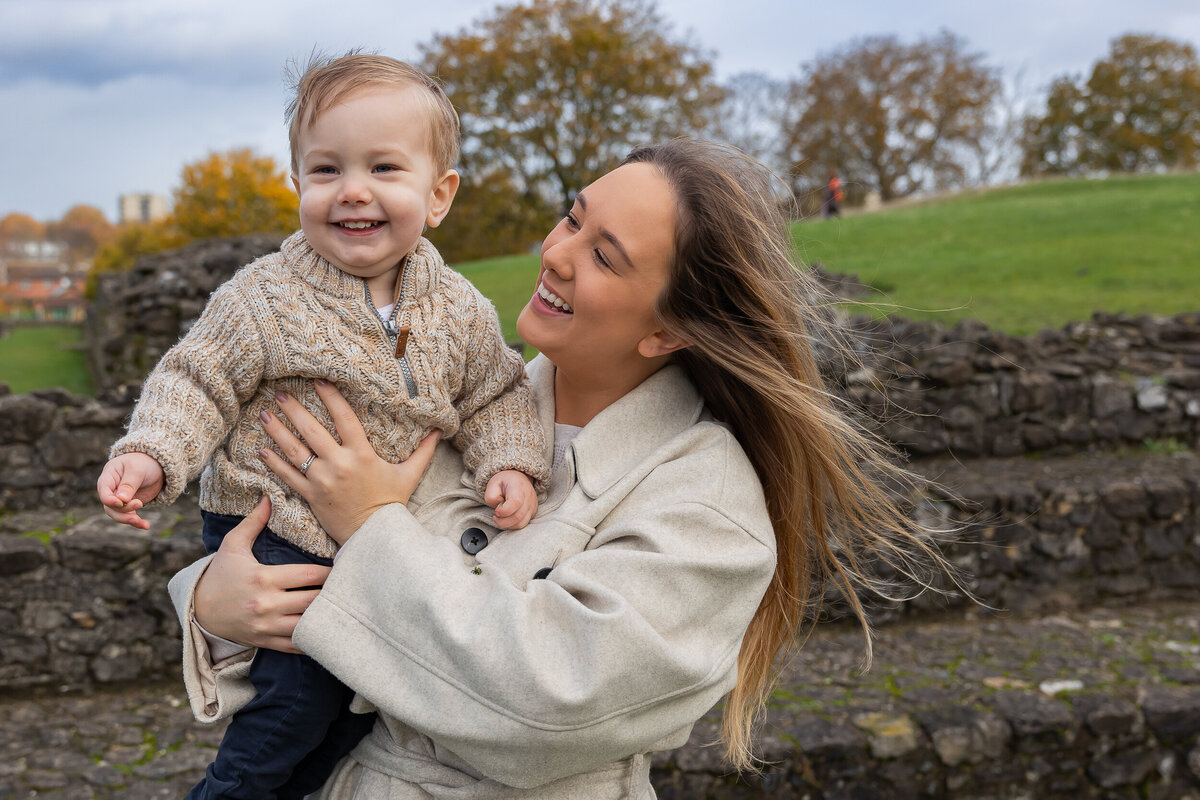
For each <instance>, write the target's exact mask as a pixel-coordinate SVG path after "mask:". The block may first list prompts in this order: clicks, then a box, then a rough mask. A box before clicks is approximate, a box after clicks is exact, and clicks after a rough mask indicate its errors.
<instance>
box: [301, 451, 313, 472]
mask: <svg viewBox="0 0 1200 800" xmlns="http://www.w3.org/2000/svg"><path fill="white" fill-rule="evenodd" d="M316 460H317V454H316V453H312V454H310V455H309V457H308V458H306V459H304V463H303V464H301V465H300V474H301V475H307V474H308V468H309V467H311V466H312V462H314V461H316Z"/></svg>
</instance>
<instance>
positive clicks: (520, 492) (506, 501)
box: [483, 469, 538, 530]
mask: <svg viewBox="0 0 1200 800" xmlns="http://www.w3.org/2000/svg"><path fill="white" fill-rule="evenodd" d="M483 500H484V502H486V503H487V504H488V505H489V506H491V507H492V508H493V509H495V511H494V512H493V514H492V524H493V525H495V526H496V527H497V528H500V529H502V530H517V529H518V528H524V527H525V526H526V525H528V524H529V520H531V519H533V515H534V514H535V513H537V507H538V499H537V492H536V491H534V488H533V481H532V480H530V478H529V476H528V475H526V474H525V473H524V472H518V471H517V470H515V469H505V470H501V471H500V472H497V473H496V474H495V475H493V476H492V479H491V480H490V481H488V483H487V490H486V491H485V492H484V494H483Z"/></svg>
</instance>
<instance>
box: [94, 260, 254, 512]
mask: <svg viewBox="0 0 1200 800" xmlns="http://www.w3.org/2000/svg"><path fill="white" fill-rule="evenodd" d="M237 286H238V284H237V278H234V279H233V280H231V281H229V282H227V283H226V284H224V285H223V286H221V287H220V288H218V289H217V291H216V292H214V293H213V296H212V298H211V299H210V300H209V303H208V305H207V306H206V307H205V309H204V313H203V314H201V315H200V318H199V319H198V320H196V323H195V324H194V325H193V326H192V328H191V330H189V331H188V333H187V335H186V336H184V337H183V339H181V340H180V341H179V342H178V343H177V344H175V346H174V347H172V348H171V349H170V350H168V351H167V353H166V354H165V355H164V356H163V357H162V359H161V360H160V361H159V362H158V365H157V366H156V367H155V368H154V371H153V372H151V373H150V375H149V376H148V377H147V378H146V382H145V384H144V385H143V386H142V393H141V396H140V397H139V398H138V403H137V407H136V408H134V411H133V417H132V418H131V419H130V422H129V431H128V432H127V433H126V434H125V436H123V437H122V438H121V439H119V440H117V442H116V443H115V444H114V445H113V446H112V450H111V454H110V457H115V456H118V455H121V454H122V453H131V452H138V453H146V454H147V455H149V456H152V457H153V458H155V459H156V460H157V461H158V463H159V464H160V465H162V468H163V474H164V478H165V480H164V484H163V490H162V491H161V492H159V495H158V497H156V498H155V500H154V501H155V502H158V503H171V502H174V501H175V500H176V499H177V498H178V497H179V495H180V494H181V493H182V492H183V490H184V488H185V487H186V486H187V482H188V481H190V480H191V479H193V478H195V477H196V476H197V475H199V474H200V471H201V470H202V469H203V468H204V464H205V463H206V462H207V461H208V458H209V456H211V455H212V452H213V450H215V449H216V448H217V446H218V445H219V444H220V443H221V441H222V440H223V439H224V438H225V436H226V435H228V433H229V431H230V430H231V429H232V428H233V425H234V423H235V421H236V420H237V415H238V411H239V410H240V408H241V405H242V404H243V403H245V402H246V401H247V400H249V398H250V396H251V395H252V394H253V392H254V390H255V388H256V387H257V386H258V385H259V383H260V382H261V380H262V374H263V354H264V352H265V347H264V346H263V341H262V336H261V333H260V331H259V328H258V325H257V323H255V322H254V320H253V319H252V318H251V316H250V314H249V313H247V309H246V305H247V304H246V298H245V297H244V296H243V294H242V293H241V292H240V291H239V290H238V288H237Z"/></svg>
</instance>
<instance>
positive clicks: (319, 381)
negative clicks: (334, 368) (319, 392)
mask: <svg viewBox="0 0 1200 800" xmlns="http://www.w3.org/2000/svg"><path fill="white" fill-rule="evenodd" d="M328 385H329V381H327V380H325V379H324V378H317V386H328Z"/></svg>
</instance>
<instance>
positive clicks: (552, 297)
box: [533, 281, 575, 317]
mask: <svg viewBox="0 0 1200 800" xmlns="http://www.w3.org/2000/svg"><path fill="white" fill-rule="evenodd" d="M533 296H534V297H535V298H537V299H538V300H541V302H540V303H537V305H536V306H535V307H536V308H537V309H538V310H539V311H543V312H545V313H547V314H557V315H559V316H567V317H569V316H570V315H571V314H573V313H575V312H574V311H573V310H572V309H571V305H570V303H568V302H566V301H565V300H563V299H562V298H561V297H559V296H558V295H556V294H555V293H554V292H552V291H550V290H549V289H547V288H546V284H544V283H541V282H540V281H539V282H538V287H537V291H536V292H535V293H534V295H533Z"/></svg>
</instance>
